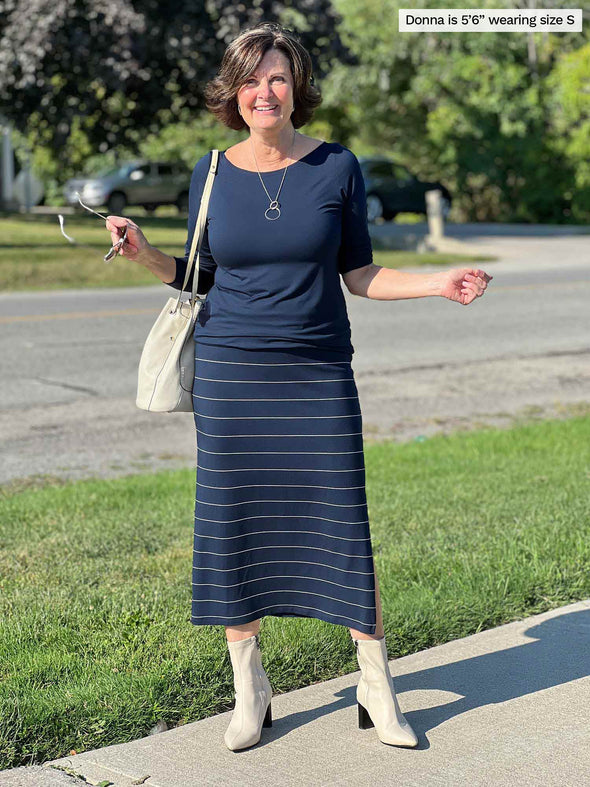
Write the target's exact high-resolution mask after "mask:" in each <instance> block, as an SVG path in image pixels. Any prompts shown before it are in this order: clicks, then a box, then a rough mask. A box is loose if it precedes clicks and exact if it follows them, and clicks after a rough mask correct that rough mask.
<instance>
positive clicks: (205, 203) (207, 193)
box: [176, 150, 219, 308]
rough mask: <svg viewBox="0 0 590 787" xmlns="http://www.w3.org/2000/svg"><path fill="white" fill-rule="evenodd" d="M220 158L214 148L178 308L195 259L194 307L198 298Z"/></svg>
mask: <svg viewBox="0 0 590 787" xmlns="http://www.w3.org/2000/svg"><path fill="white" fill-rule="evenodd" d="M218 160H219V151H218V150H212V151H211V163H210V165H209V172H208V174H207V180H206V181H205V187H204V188H203V194H202V196H201V204H200V206H199V215H198V216H197V223H196V225H195V231H194V233H193V242H192V244H191V250H190V254H189V255H188V262H187V265H186V273H185V276H184V283H183V285H182V287H181V289H180V293H179V295H178V302H177V304H176V306H177V308H178V305H179V302H180V297H181V295H182V292H183V290H184V288H185V287H186V285H187V282H188V280H189V278H190V274H191V270H192V268H193V260H194V262H195V272H194V275H193V286H192V293H191V295H192V297H191V307H194V305H195V302H196V300H197V285H198V283H199V257H200V254H201V251H200V247H201V242H202V240H203V235H204V234H205V227H206V225H207V211H208V209H209V198H210V197H211V190H212V188H213V179H214V178H215V174H216V172H217V162H218ZM197 247H198V251H197V256H196V259H194V257H195V250H197Z"/></svg>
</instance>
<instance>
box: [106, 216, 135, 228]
mask: <svg viewBox="0 0 590 787" xmlns="http://www.w3.org/2000/svg"><path fill="white" fill-rule="evenodd" d="M126 224H130V221H129V219H125V218H123V216H107V230H109V232H117V228H118V227H124V226H125V225H126Z"/></svg>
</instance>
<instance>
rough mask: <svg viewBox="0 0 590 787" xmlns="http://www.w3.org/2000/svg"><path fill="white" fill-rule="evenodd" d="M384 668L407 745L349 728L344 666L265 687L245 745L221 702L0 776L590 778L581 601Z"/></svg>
mask: <svg viewBox="0 0 590 787" xmlns="http://www.w3.org/2000/svg"><path fill="white" fill-rule="evenodd" d="M263 659H264V654H263ZM390 669H391V673H392V675H393V677H394V683H395V687H396V691H397V693H398V696H399V699H400V705H401V708H402V710H403V712H404V714H405V716H406V718H407V719H408V721H409V722H410V724H411V725H412V726H413V728H414V730H415V731H416V733H417V735H418V737H419V739H420V743H419V746H418V747H417V748H416V749H403V748H399V747H395V746H387V745H385V744H383V743H381V742H380V741H379V739H378V737H377V733H376V731H375V729H374V728H372V729H369V730H360V729H359V728H358V722H357V708H356V696H355V690H356V684H357V682H358V679H359V677H360V672H355V673H351V674H350V675H346V676H344V677H342V678H337V679H335V680H330V681H327V682H325V683H318V684H315V685H313V686H309V687H307V688H305V689H300V690H298V691H292V692H290V693H288V694H282V695H278V696H275V697H273V700H272V713H273V726H272V728H270V729H263V731H262V738H261V741H260V743H258V744H257V745H256V746H254V747H253V748H251V749H245V750H244V751H242V752H231V751H229V750H228V749H227V748H226V747H225V744H224V742H223V734H224V732H225V730H226V728H227V725H228V724H229V721H230V718H231V711H228V712H227V713H222V714H220V715H218V716H214V717H212V718H209V719H204V720H202V721H198V722H195V723H193V724H187V725H184V726H182V727H179V728H177V729H173V730H169V731H167V732H163V733H160V734H157V735H152V736H150V737H148V738H143V739H140V740H136V741H133V742H131V743H125V744H117V745H114V746H109V747H107V748H104V749H97V750H95V751H88V752H84V753H82V754H78V755H75V756H72V757H64V758H61V759H58V760H54V761H52V762H51V763H46V764H45V765H44V766H43V767H41V766H36V767H32V768H16V769H13V770H8V771H3V772H0V785H1V787H64V786H65V785H70V787H74V785H83V784H85V783H86V784H88V783H90V784H93V785H97V784H99V783H100V782H102V781H106V783H110V784H111V785H114V786H115V787H131V785H138V784H143V785H146V787H197V786H200V785H215V786H216V787H225V786H227V787H230V785H231V787H236V786H239V785H256V787H264V785H269V786H270V785H272V786H273V787H291V785H292V786H293V787H295V786H297V787H301V785H351V787H357V786H362V785H371V786H372V787H377V786H378V785H379V786H380V785H404V787H411V786H412V785H416V787H418V785H420V787H429V786H430V785H433V786H434V785H439V786H440V787H449V786H450V785H462V786H463V785H469V787H473V786H475V785H490V786H491V787H492V786H493V787H504V785H506V786H507V787H508V786H509V787H514V785H518V787H522V786H523V785H535V786H536V787H537V786H538V785H542V787H551V786H552V785H555V787H557V785H559V787H564V786H565V787H568V786H569V785H572V787H573V785H576V787H577V786H578V785H585V784H588V783H590V677H589V676H590V600H586V601H581V602H577V603H575V604H570V605H568V606H565V607H561V608H558V609H555V610H552V611H550V612H545V613H543V614H540V615H535V616H533V617H530V618H526V619H525V620H522V621H516V622H513V623H508V624H506V625H504V626H500V627H498V628H495V629H490V630H489V631H482V632H480V633H479V634H474V635H472V636H469V637H465V638H463V639H459V640H455V641H453V642H449V643H447V644H445V645H439V646H438V647H435V648H430V649H429V650H425V651H422V652H420V653H415V654H413V655H411V656H405V657H403V658H400V659H396V660H394V661H391V662H390ZM52 766H58V767H59V768H65V769H67V771H68V772H69V773H70V774H77V775H78V776H80V777H82V778H81V779H77V778H73V777H72V776H71V775H67V774H66V773H64V772H61V773H60V772H59V771H56V770H55V769H54V768H53V767H52ZM83 779H85V780H86V782H84V781H83Z"/></svg>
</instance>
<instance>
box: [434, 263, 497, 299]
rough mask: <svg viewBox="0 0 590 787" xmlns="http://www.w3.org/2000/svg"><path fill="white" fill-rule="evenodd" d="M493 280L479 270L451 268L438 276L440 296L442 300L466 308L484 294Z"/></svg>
mask: <svg viewBox="0 0 590 787" xmlns="http://www.w3.org/2000/svg"><path fill="white" fill-rule="evenodd" d="M493 278H494V277H493V276H489V275H488V274H487V273H486V272H485V271H482V270H480V269H479V268H451V269H450V270H448V271H444V273H441V274H440V280H441V291H440V294H441V295H442V296H443V298H448V299H449V300H450V301H457V303H461V304H462V305H463V306H467V304H469V303H471V302H472V301H474V300H475V299H476V298H479V297H480V296H482V295H483V294H484V292H485V291H486V288H487V286H488V282H489V281H491V280H492V279H493Z"/></svg>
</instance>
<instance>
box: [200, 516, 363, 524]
mask: <svg viewBox="0 0 590 787" xmlns="http://www.w3.org/2000/svg"><path fill="white" fill-rule="evenodd" d="M195 518H196V519H199V520H200V521H201V522H217V524H218V525H231V524H232V522H247V521H248V520H249V519H320V520H321V521H322V522H336V524H338V525H366V524H367V523H368V521H369V520H368V519H361V520H360V522H345V521H344V520H343V519H328V517H325V516H312V515H311V514H298V515H294V514H261V515H258V514H256V515H255V516H243V517H240V518H239V519H207V517H204V516H197V517H195Z"/></svg>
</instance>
